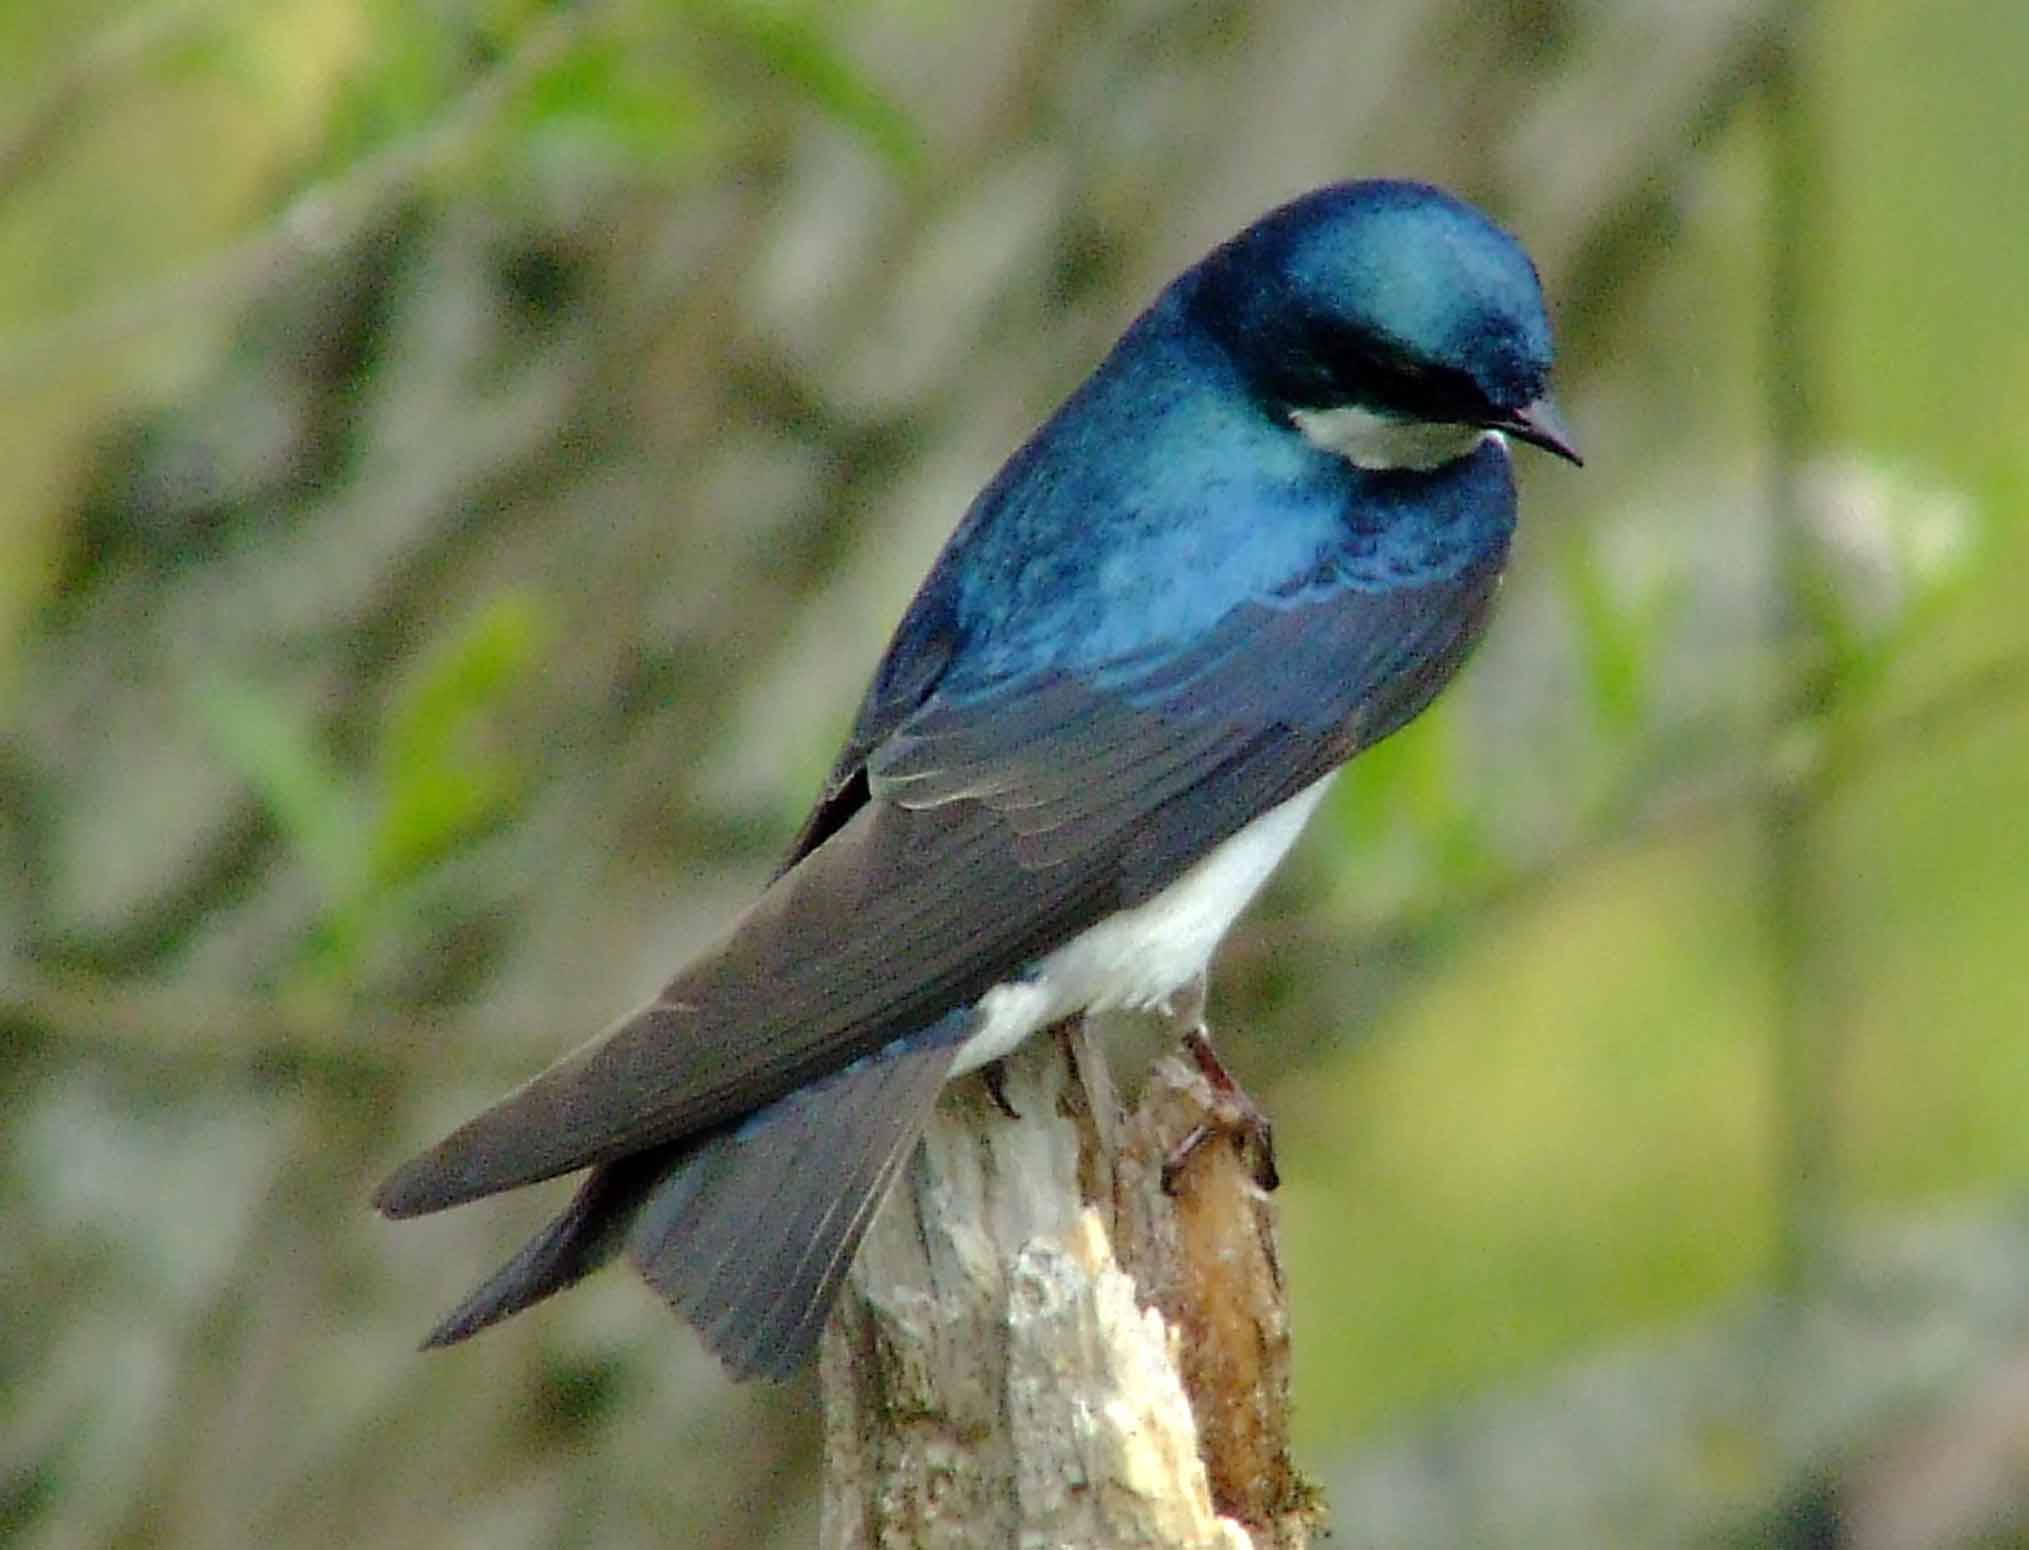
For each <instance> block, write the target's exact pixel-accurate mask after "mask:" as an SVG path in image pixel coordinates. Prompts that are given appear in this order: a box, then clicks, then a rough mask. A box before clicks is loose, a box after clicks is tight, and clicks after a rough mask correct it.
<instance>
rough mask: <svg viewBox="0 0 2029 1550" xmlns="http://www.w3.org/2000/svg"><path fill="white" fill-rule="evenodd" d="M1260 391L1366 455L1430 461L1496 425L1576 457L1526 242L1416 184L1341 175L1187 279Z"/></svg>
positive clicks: (1206, 320) (1313, 433) (1402, 462)
mask: <svg viewBox="0 0 2029 1550" xmlns="http://www.w3.org/2000/svg"><path fill="white" fill-rule="evenodd" d="M1186 284H1187V286H1188V291H1187V300H1186V305H1187V306H1189V307H1190V308H1191V310H1192V313H1193V316H1194V317H1195V318H1196V320H1197V321H1198V323H1199V324H1200V326H1202V327H1203V328H1205V329H1206V330H1207V331H1208V332H1209V333H1211V334H1212V335H1213V336H1214V337H1215V338H1217V339H1218V340H1219V341H1220V342H1221V343H1222V344H1223V345H1224V347H1225V349H1226V350H1227V352H1228V353H1229V354H1230V356H1231V357H1232V358H1233V360H1234V361H1235V363H1236V364H1237V365H1238V366H1239V368H1240V372H1241V374H1242V376H1243V377H1244V378H1245V379H1246V380H1247V382H1248V384H1249V386H1250V388H1251V390H1252V391H1253V392H1254V393H1255V395H1256V396H1257V398H1259V399H1260V400H1262V401H1263V402H1264V404H1265V405H1266V406H1267V407H1268V408H1269V409H1270V410H1271V412H1274V413H1277V414H1279V415H1282V416H1284V417H1286V418H1287V419H1288V420H1289V422H1290V423H1292V424H1293V425H1295V426H1296V427H1297V428H1298V429H1300V430H1301V431H1302V432H1303V434H1304V435H1305V436H1306V437H1308V438H1309V439H1310V440H1311V441H1312V442H1314V443H1316V444H1318V445H1320V446H1323V447H1326V448H1328V449H1329V450H1331V451H1333V452H1336V453H1338V454H1339V455H1341V456H1344V457H1347V458H1349V459H1351V460H1352V461H1354V462H1356V463H1360V464H1362V465H1363V466H1366V467H1419V468H1427V467H1434V466H1436V465H1437V464H1440V463H1444V462H1448V461H1450V460H1451V459H1452V458H1454V457H1457V456H1461V455H1463V454H1464V453H1465V452H1468V451H1470V450H1471V448H1472V447H1473V446H1474V445H1475V444H1476V443H1477V442H1478V440H1479V439H1480V437H1481V436H1482V435H1484V433H1485V432H1487V431H1500V432H1504V433H1506V434H1508V435H1511V436H1515V437H1518V438H1520V439H1521V440H1523V441H1527V442H1532V443H1534V444H1535V445H1536V446H1539V447H1542V448H1544V449H1546V450H1547V451H1550V452H1553V453H1555V454H1557V455H1558V456H1559V457H1563V458H1567V459H1569V460H1570V461H1571V462H1573V463H1576V462H1578V461H1579V457H1578V453H1577V452H1576V451H1575V450H1574V449H1573V447H1572V445H1571V441H1570V436H1569V433H1568V432H1566V430H1565V429H1564V426H1563V422H1562V420H1561V419H1560V417H1559V416H1558V413H1557V410H1556V407H1555V406H1554V405H1553V404H1552V403H1551V401H1550V398H1549V396H1548V394H1549V380H1550V357H1551V349H1550V323H1549V319H1548V318H1547V317H1546V316H1545V315H1544V310H1543V292H1542V287H1541V286H1540V285H1539V284H1538V282H1537V279H1536V270H1535V266H1534V265H1533V264H1531V263H1530V262H1529V255H1528V254H1527V253H1525V252H1524V251H1523V250H1522V246H1521V244H1520V243H1518V242H1517V241H1516V240H1515V239H1514V238H1513V237H1511V236H1509V235H1508V233H1507V232H1505V231H1503V230H1502V229H1501V228H1500V227H1498V226H1496V225H1495V224H1494V223H1493V222H1492V221H1491V220H1489V219H1488V218H1487V217H1486V216H1484V215H1482V214H1481V213H1480V212H1479V211H1478V210H1475V209H1474V208H1473V207H1472V206H1471V205H1468V204H1465V203H1463V202H1462V201H1460V200H1457V199H1454V198H1452V197H1451V196H1450V195H1449V194H1446V193H1444V192H1442V191H1440V190H1438V189H1435V188H1431V187H1430V186H1428V185H1427V184H1422V183H1404V182H1363V183H1340V184H1334V185H1332V186H1331V187H1328V188H1322V189H1319V190H1317V191H1316V192H1314V193H1310V194H1306V195H1305V196H1303V197H1302V198H1301V199H1297V200H1295V201H1293V202H1291V203H1289V204H1286V205H1284V206H1282V207H1281V208H1280V209H1278V210H1275V211H1272V212H1271V213H1269V214H1268V215H1266V216H1264V217H1262V218H1261V219H1260V220H1259V221H1257V222H1255V223H1254V225H1252V226H1250V227H1248V228H1247V230H1245V231H1244V232H1242V233H1241V234H1240V235H1239V236H1237V237H1235V238H1234V239H1233V240H1232V241H1230V242H1228V243H1227V244H1226V245H1225V246H1223V247H1221V248H1219V249H1218V250H1217V251H1216V252H1214V253H1213V254H1211V256H1210V257H1208V258H1207V259H1206V260H1205V261H1204V262H1203V263H1202V264H1200V265H1199V266H1198V267H1197V269H1195V270H1194V271H1192V273H1191V276H1190V278H1189V279H1188V281H1187V282H1186Z"/></svg>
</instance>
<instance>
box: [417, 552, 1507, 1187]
mask: <svg viewBox="0 0 2029 1550" xmlns="http://www.w3.org/2000/svg"><path fill="white" fill-rule="evenodd" d="M1497 579H1498V557H1493V558H1489V559H1488V560H1487V561H1486V562H1485V563H1483V564H1481V565H1479V566H1477V567H1474V568H1470V569H1468V570H1467V571H1466V572H1465V573H1463V574H1461V575H1458V576H1454V577H1450V578H1446V579H1442V580H1435V581H1427V582H1424V583H1422V584H1419V585H1404V586H1400V587H1396V588H1393V589H1389V590H1385V591H1367V592H1360V591H1351V590H1348V589H1346V588H1344V587H1333V586H1324V585H1320V586H1317V587H1314V588H1312V589H1309V590H1306V591H1302V592H1296V593H1292V594H1291V595H1288V596H1280V597H1272V598H1258V599H1255V600H1253V601H1251V602H1248V603H1244V604H1242V605H1240V606H1239V607H1237V608H1235V609H1233V610H1232V611H1231V612H1230V613H1229V614H1228V615H1227V616H1226V617H1225V618H1224V619H1223V620H1222V621H1221V622H1220V624H1219V626H1218V627H1217V628H1215V629H1214V630H1213V631H1211V632H1210V634H1209V635H1207V636H1206V637H1204V638H1202V639H1200V640H1198V641H1196V642H1194V643H1191V644H1189V645H1188V646H1178V647H1173V648H1169V649H1165V650H1151V651H1149V652H1147V653H1144V654H1142V655H1141V656H1140V657H1138V658H1133V659H1123V660H1119V661H1116V662H1112V663H1108V664H1104V665H1102V666H1100V667H1097V668H1094V669H1093V670H1091V671H1087V672H1074V671H1065V670H1057V671H1052V672H1049V673H1045V674H1042V675H1028V676H1024V677H1021V678H1019V679H1014V680H1010V681H1005V682H1001V683H988V684H981V685H977V686H961V685H958V684H955V683H953V682H951V681H950V680H949V679H948V678H947V680H946V681H945V682H944V683H942V684H937V685H932V686H925V687H924V689H923V691H922V697H921V699H920V703H918V704H917V705H916V707H915V708H914V710H913V711H910V712H908V713H907V714H906V715H903V716H899V717H891V718H890V719H892V720H893V722H894V729H893V730H892V731H891V732H889V733H887V734H886V736H885V737H883V738H882V739H881V740H880V741H879V742H878V743H877V744H876V745H875V746H873V747H872V748H871V749H870V750H869V752H868V754H867V756H866V760H865V764H864V766H863V767H862V768H859V769H856V770H853V771H851V772H850V773H849V774H848V776H847V777H846V779H845V780H844V781H839V780H834V782H833V783H832V786H831V788H830V795H829V797H828V800H831V801H834V802H836V801H837V799H838V794H839V793H840V792H847V791H850V790H852V788H854V787H855V786H857V787H858V792H855V793H854V794H855V795H859V794H860V793H863V796H861V799H860V800H858V801H857V802H856V804H855V805H854V806H853V807H852V809H851V810H850V811H849V812H843V811H835V812H834V814H833V817H834V819H835V820H836V821H834V822H832V823H831V824H830V825H829V830H828V832H827V833H826V834H825V835H824V836H823V837H822V838H821V840H819V841H818V842H817V843H815V844H814V846H812V848H809V849H808V851H807V853H806V854H804V855H803V856H802V857H801V859H800V860H798V861H796V862H795V863H794V864H793V865H792V866H791V867H790V868H789V869H788V870H787V871H785V872H784V873H783V874H782V875H781V876H780V877H778V878H777V879H776V880H775V882H774V883H773V884H771V885H770V886H769V888H768V889H767V890H766V891H765V892H764V893H763V894H762V896H761V897H760V899H759V900H757V901H756V902H755V904H754V905H753V907H752V908H751V909H749V910H748V911H747V912H746V913H745V914H744V915H742V916H741V917H740V918H739V920H737V921H736V922H735V923H734V924H733V926H732V927H731V928H730V930H728V931H727V933H726V934H725V935H724V936H723V937H721V938H720V939H719V941H718V942H717V943H716V944H715V945H714V946H712V947H711V948H709V949H707V950H706V951H705V952H704V953H702V954H701V955H700V956H699V957H698V958H697V959H696V960H695V961H693V962H692V963H691V964H690V966H689V967H687V968H685V969H684V970H683V971H682V972H681V973H680V974H678V975H677V976H676V978H675V979H673V980H672V981H671V982H670V983H669V985H668V986H666V987H665V988H664V990H663V991H662V993H661V994H660V995H659V996H657V997H656V998H655V1000H654V1001H652V1002H651V1003H649V1005H647V1006H646V1007H644V1008H642V1009H641V1010H640V1011H639V1012H636V1013H635V1014H633V1015H632V1016H630V1017H628V1018H626V1019H623V1020H622V1021H621V1022H620V1023H619V1024H617V1025H616V1026H615V1027H614V1028H613V1029H611V1030H610V1031H609V1032H608V1033H607V1034H605V1035H604V1036H603V1037H601V1038H600V1039H598V1040H595V1041H594V1042H593V1043H591V1044H589V1045H587V1046H585V1047H584V1048H583V1049H581V1050H579V1051H578V1052H576V1053H575V1054H572V1055H569V1056H567V1057H565V1058H564V1059H563V1060H562V1061H560V1062H559V1063H558V1064H556V1065H555V1066H552V1067H551V1068H550V1069H549V1070H547V1071H545V1072H543V1073H542V1074H541V1075H539V1076H537V1077H536V1078H534V1079H533V1080H532V1081H530V1082H529V1083H527V1084H526V1085H525V1086H523V1087H521V1088H520V1089H518V1090H517V1091H516V1092H514V1093H512V1094H510V1095H509V1096H508V1097H507V1098H505V1099H503V1100H502V1101H501V1102H500V1103H499V1104H497V1105H495V1106H494V1107H493V1108H492V1109H489V1110H488V1111H486V1112H485V1113H483V1114H481V1115H479V1116H478V1117H477V1118H475V1119H474V1120H472V1121H471V1122H470V1123H469V1124H467V1125H465V1126H464V1127H463V1128H462V1129H460V1130H458V1131H457V1132H455V1133H454V1134H452V1135H451V1136H450V1137H448V1138H447V1139H446V1140H445V1141H443V1142H442V1143H441V1144H439V1145H438V1146H437V1147H435V1148H434V1149H432V1150H431V1151H429V1152H426V1153H424V1154H423V1155H422V1156H420V1157H418V1158H416V1159H415V1160H413V1161H412V1162H410V1163H408V1164H407V1165H405V1166H404V1167H403V1168H401V1169H400V1170H398V1171H397V1172H396V1173H395V1175H394V1176H393V1177H392V1178H390V1179H389V1180H388V1182H387V1183H386V1184H385V1185H384V1186H383V1187H382V1189H381V1192H380V1195H379V1196H378V1200H379V1203H380V1205H381V1207H382V1209H383V1210H385V1211H387V1212H388V1213H390V1214H391V1215H397V1216H406V1215H412V1214H416V1213H419V1212H424V1211H431V1210H437V1209H440V1208H442V1207H445V1206H450V1205H455V1204H457V1203H459V1202H461V1201H465V1200H470V1199H474V1198H476V1197H478V1196H481V1195H486V1194H491V1193H493V1192H495V1191H498V1190H503V1189H508V1188H512V1187H514V1186H517V1185H521V1184H527V1183H532V1182H534V1181H536V1180H538V1179H543V1178H548V1177H551V1176H553V1175H556V1174H559V1173H564V1172H568V1171H571V1170H573V1169H577V1168H581V1167H584V1166H587V1165H590V1164H595V1163H601V1162H608V1161H612V1160H614V1159H616V1158H619V1157H623V1156H627V1155H629V1154H631V1153H634V1152H638V1151H640V1150H642V1149H644V1148H646V1147H651V1146H657V1145H662V1144H666V1143H669V1142H673V1141H679V1140H682V1139H684V1138H686V1137H692V1136H699V1135H702V1134H704V1133H707V1132H709V1131H712V1130H714V1129H715V1128H718V1127H722V1126H725V1125H727V1124H729V1123H732V1122H734V1121H736V1120H737V1119H739V1117H740V1116H742V1115H744V1114H747V1113H749V1112H750V1111H752V1110H754V1109H756V1108H758V1107H760V1106H761V1105H763V1104H766V1103H768V1102H770V1101H772V1100H774V1099H776V1098H778V1097H780V1096H782V1095H783V1094H784V1093H787V1092H789V1091H791V1090H793V1089H795V1088H797V1087H800V1086H802V1085H803V1084H805V1083H807V1082H810V1081H813V1080H815V1079H816V1078H818V1077H820V1076H822V1075H824V1074H826V1073H828V1072H831V1071H835V1070H838V1069H841V1068H843V1067H845V1066H847V1065H849V1064H850V1063H851V1062H853V1061H855V1060H858V1059H861V1058H864V1057H868V1056H871V1055H873V1054H874V1052H876V1051H878V1050H880V1049H882V1048H883V1047H884V1046H886V1045H889V1044H890V1043H892V1042H893V1041H894V1040H896V1039H898V1038H902V1037H905V1036H907V1035H909V1034H910V1033H911V1032H912V1031H914V1030H917V1029H922V1028H926V1027H928V1026H930V1025H931V1024H934V1023H936V1022H938V1020H939V1019H940V1018H942V1017H944V1016H945V1015H946V1014H947V1013H948V1012H949V1011H950V1010H951V1009H952V1008H954V1007H957V1006H961V1005H964V1004H966V1003H967V1002H969V1001H972V1000H974V999H976V998H977V997H978V996H980V995H981V994H983V993H984V992H985V991H986V990H987V989H989V988H990V987H992V986H993V985H995V984H997V983H999V982H1001V981H1003V980H1005V979H1007V978H1008V977H1010V976H1011V975H1014V974H1016V973H1018V972H1020V971H1021V969H1022V968H1023V967H1024V966H1026V965H1027V964H1029V963H1032V962H1033V961H1034V960H1035V959H1036V958H1038V957H1040V956H1041V955H1043V954H1044V953H1046V952H1048V951H1049V950H1051V949H1052V948H1054V947H1057V946H1059V945H1060V944H1062V943H1063V942H1065V941H1067V940H1069V939H1070V938H1071V937H1073V936H1075V935H1076V934H1077V933H1078V932H1079V931H1081V930H1083V929H1084V928H1085V927H1086V926H1088V925H1090V924H1092V923H1093V922H1095V921H1097V920H1099V919H1101V918H1102V917H1104V916H1105V915H1107V914H1109V913H1111V912H1112V911H1113V910H1116V909H1119V908H1121V907H1123V906H1125V905H1130V904H1134V903H1137V902H1139V901H1140V900H1142V899H1144V898H1146V897H1148V896H1149V895H1151V894H1153V893H1155V892H1158V891H1160V889H1161V888H1162V887H1164V886H1166V885H1167V884H1168V883H1169V882H1171V881H1173V880H1174V879H1175V878H1176V876H1177V875H1178V874H1179V873H1180V872H1181V871H1182V870H1183V869H1184V868H1185V867H1187V866H1189V865H1190V864H1191V863H1192V862H1194V861H1196V860H1197V859H1198V858H1200V857H1201V856H1203V855H1204V854H1206V853H1207V852H1208V851H1209V850H1211V849H1212V848H1213V847H1214V846H1216V845H1217V844H1219V843H1220V842H1221V841H1223V840H1225V839H1227V838H1229V837H1230V836H1232V835H1233V834H1235V833H1237V832H1238V831H1239V830H1240V829H1242V828H1243V827H1245V826H1246V824H1247V823H1248V822H1249V821H1251V820H1252V819H1254V818H1256V817H1258V816H1259V815H1261V814H1262V813H1264V812H1266V811H1268V809H1270V808H1272V807H1274V806H1276V805H1278V804H1279V803H1281V802H1282V801H1284V800H1286V799H1287V798H1288V797H1291V796H1293V795H1295V794H1296V793H1297V792H1299V791H1301V790H1303V789H1304V788H1305V787H1306V786H1308V785H1310V784H1311V783H1312V782H1313V781H1315V780H1317V779H1318V778H1320V777H1321V776H1322V775H1324V774H1325V773H1326V772H1327V771H1329V770H1331V769H1333V768H1334V767H1336V766H1337V765H1338V764H1339V763H1341V762H1342V761H1343V760H1344V759H1346V758H1347V757H1349V756H1350V755H1351V754H1352V753H1354V752H1356V751H1357V750H1358V749H1359V748H1361V747H1363V746H1365V745H1366V744H1368V743H1371V742H1373V741H1375V740H1376V739H1378V738H1380V737H1382V736H1385V735H1386V734H1387V733H1388V732H1390V731H1392V730H1394V728H1396V727H1398V726H1400V725H1401V724H1402V723H1403V722H1404V721H1406V720H1408V719H1409V717H1410V716H1412V715H1414V714H1415V713H1416V711H1417V710H1419V709H1421V708H1422V706H1423V705H1424V704H1426V703H1427V702H1428V701H1429V699H1430V697H1431V695H1433V694H1434V693H1435V692H1436V691H1437V689H1438V688H1439V687H1440V686H1441V685H1442V684H1443V682H1444V681H1445V680H1446V679H1447V678H1449V677H1450V675H1451V673H1452V672H1453V671H1455V669H1456V667H1457V665H1458V663H1459V662H1460V661H1461V660H1462V659H1463V657H1464V656H1465V654H1466V653H1467V651H1469V650H1470V648H1471V646H1472V645H1473V644H1474V642H1475V641H1476V640H1477V638H1478V635H1479V632H1480V629H1481V627H1482V625H1483V622H1484V620H1485V616H1486V611H1487V608H1488V605H1489V603H1490V601H1491V598H1492V594H1493V590H1494V587H1495V585H1496V583H1497Z"/></svg>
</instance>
